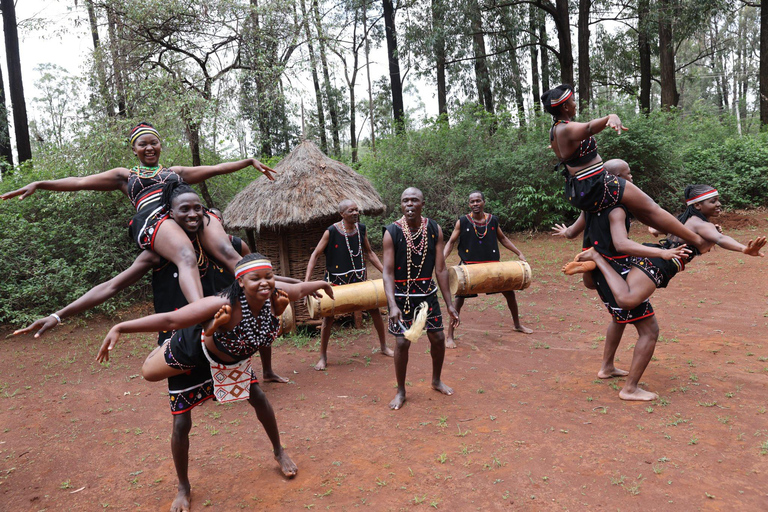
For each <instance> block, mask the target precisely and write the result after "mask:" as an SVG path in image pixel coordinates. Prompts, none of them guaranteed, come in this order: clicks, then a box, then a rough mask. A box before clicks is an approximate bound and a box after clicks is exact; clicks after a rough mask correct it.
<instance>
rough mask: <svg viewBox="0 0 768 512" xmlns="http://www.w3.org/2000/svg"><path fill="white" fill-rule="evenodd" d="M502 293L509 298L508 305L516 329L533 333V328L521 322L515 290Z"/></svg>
mask: <svg viewBox="0 0 768 512" xmlns="http://www.w3.org/2000/svg"><path fill="white" fill-rule="evenodd" d="M502 295H504V298H505V299H507V307H508V308H509V312H510V313H512V321H513V322H514V323H515V330H516V331H517V332H522V333H523V334H531V333H532V332H533V330H532V329H529V328H528V327H525V326H524V325H522V324H521V323H520V316H519V314H518V312H517V299H516V298H515V292H513V291H508V292H504V293H503V294H502Z"/></svg>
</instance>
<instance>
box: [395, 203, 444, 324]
mask: <svg viewBox="0 0 768 512" xmlns="http://www.w3.org/2000/svg"><path fill="white" fill-rule="evenodd" d="M424 220H426V221H427V225H426V229H424V230H423V231H422V232H421V234H420V235H419V236H414V238H413V240H412V242H413V244H414V245H415V246H419V245H420V244H421V243H422V241H423V240H422V238H423V237H425V236H426V237H427V239H426V244H425V247H424V250H423V251H422V253H417V252H415V251H413V250H411V262H410V276H409V269H408V266H409V262H408V254H407V253H408V248H407V243H408V242H407V240H406V237H405V234H404V233H403V227H402V225H401V224H400V221H395V222H394V223H392V224H390V225H388V226H387V227H385V228H384V231H386V232H388V233H389V236H390V237H392V244H393V246H394V250H395V268H394V277H395V303H396V304H397V307H398V308H400V311H401V312H402V319H403V324H404V325H405V327H406V328H408V327H410V326H411V324H412V323H413V316H414V313H415V310H416V307H417V306H418V305H419V304H420V303H422V302H426V303H427V332H433V331H442V330H443V315H442V313H441V311H440V304H439V303H438V301H437V285H436V284H435V281H434V280H433V279H432V273H433V271H434V269H435V251H436V247H437V237H438V234H439V228H438V226H437V222H435V221H434V220H432V219H426V218H424ZM406 229H408V228H407V226H406ZM414 235H415V233H414ZM419 266H421V271H419ZM409 277H410V280H409ZM388 330H389V332H390V333H391V334H394V335H395V336H401V335H402V334H403V331H402V329H401V328H400V326H398V325H397V324H395V323H393V322H392V321H391V320H390V322H389V327H388Z"/></svg>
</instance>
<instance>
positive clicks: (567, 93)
mask: <svg viewBox="0 0 768 512" xmlns="http://www.w3.org/2000/svg"><path fill="white" fill-rule="evenodd" d="M572 95H573V91H572V90H571V89H568V90H566V91H565V92H564V93H563V95H562V96H560V97H559V98H557V99H556V100H554V101H552V102H550V105H552V106H553V107H556V106H558V105H562V104H563V103H565V102H566V101H567V100H568V98H570V97H571V96H572Z"/></svg>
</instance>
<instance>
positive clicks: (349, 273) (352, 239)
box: [325, 224, 366, 286]
mask: <svg viewBox="0 0 768 512" xmlns="http://www.w3.org/2000/svg"><path fill="white" fill-rule="evenodd" d="M365 233H366V230H365V225H363V224H357V232H356V233H354V234H352V235H347V236H346V237H345V236H344V233H343V232H341V231H339V228H337V227H336V224H333V225H332V226H330V227H329V228H328V245H326V246H325V280H326V281H327V282H329V283H331V285H333V286H338V285H340V284H350V283H359V282H361V281H365V279H366V268H365V258H364V254H363V240H364V239H365Z"/></svg>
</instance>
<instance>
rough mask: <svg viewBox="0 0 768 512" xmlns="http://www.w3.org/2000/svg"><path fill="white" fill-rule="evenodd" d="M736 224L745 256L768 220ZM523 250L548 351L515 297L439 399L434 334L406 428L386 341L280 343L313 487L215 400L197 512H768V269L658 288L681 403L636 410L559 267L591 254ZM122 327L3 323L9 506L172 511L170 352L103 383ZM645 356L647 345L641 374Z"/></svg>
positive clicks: (197, 448) (290, 416)
mask: <svg viewBox="0 0 768 512" xmlns="http://www.w3.org/2000/svg"><path fill="white" fill-rule="evenodd" d="M720 223H721V224H722V225H723V228H724V229H725V230H726V233H729V234H731V235H733V236H734V237H735V238H736V239H737V240H740V241H742V242H745V241H746V240H748V239H749V238H751V237H754V236H756V235H758V234H765V233H766V232H767V231H768V213H766V212H765V211H759V212H752V213H750V214H744V213H739V212H737V213H729V214H726V215H724V216H723V217H722V218H721V219H720ZM635 230H636V231H640V230H639V229H637V228H635ZM639 238H640V239H641V240H647V237H645V236H640V237H639ZM514 241H515V243H516V244H519V247H520V248H521V249H522V250H523V252H524V253H525V255H526V256H527V257H528V260H529V262H530V263H531V266H532V268H533V271H534V282H533V284H532V285H531V287H530V288H529V289H527V290H524V291H521V292H518V294H517V297H518V301H519V305H520V310H521V313H522V321H523V323H524V324H525V325H527V326H529V327H531V328H533V329H534V330H535V332H534V334H532V335H528V336H526V335H523V334H518V333H514V332H512V329H511V328H512V321H511V318H510V315H509V312H508V311H507V310H506V307H505V306H504V305H503V304H502V303H501V301H502V300H503V299H502V297H501V296H499V295H491V296H481V297H479V298H477V299H471V300H468V301H467V304H466V305H465V308H464V310H463V311H462V321H463V324H462V327H461V328H460V330H459V331H458V335H459V336H458V338H457V343H458V346H459V347H458V349H456V350H452V351H449V352H448V353H447V356H446V362H445V368H444V372H443V376H444V380H445V382H446V383H447V384H448V385H451V386H453V388H454V389H455V390H456V393H455V394H454V395H453V396H450V397H447V396H443V395H440V394H438V393H437V392H435V391H432V390H431V389H430V385H429V378H430V357H429V355H428V354H427V353H426V351H427V349H428V344H427V342H426V338H422V340H420V341H419V342H418V343H417V344H415V345H414V346H413V347H412V349H411V358H410V366H409V369H408V370H409V371H408V386H409V388H408V402H407V403H406V405H405V406H404V408H403V409H402V410H400V411H390V410H389V408H388V407H387V404H388V402H389V400H390V399H391V398H392V397H393V396H394V392H395V389H394V383H395V375H394V369H393V363H392V359H391V358H386V357H384V356H382V355H381V354H378V353H374V348H375V347H378V342H377V341H376V338H375V335H374V334H372V332H371V328H370V327H367V328H366V329H363V330H354V329H351V328H349V327H345V328H341V329H339V330H337V331H336V332H335V334H334V338H333V341H332V345H331V347H330V350H329V359H330V360H329V367H328V371H327V372H316V371H314V370H313V369H312V366H313V365H314V364H315V362H316V358H317V338H307V337H294V338H291V339H288V340H283V341H281V342H280V343H279V344H278V345H277V346H276V348H275V350H274V366H275V369H276V370H277V372H278V373H281V374H282V375H286V376H289V377H290V378H291V383H290V384H273V383H266V384H263V388H264V389H265V391H266V393H267V396H268V397H269V399H270V401H271V403H272V405H273V407H274V408H275V412H276V414H277V419H278V423H279V425H280V429H281V433H282V441H283V444H284V445H285V447H286V449H287V450H288V452H289V453H290V454H291V456H292V457H293V459H294V460H295V461H296V462H297V464H298V466H299V474H298V476H297V477H296V478H294V479H292V480H287V479H285V478H283V477H282V476H281V474H280V473H279V471H278V467H277V465H276V463H275V461H274V460H273V458H272V454H271V451H270V445H269V442H268V440H267V438H266V435H265V434H264V431H263V429H262V428H261V425H260V424H259V423H258V421H257V420H256V417H255V414H254V413H253V411H252V409H251V408H250V407H249V406H248V405H247V404H246V403H236V404H230V405H220V404H215V403H211V402H209V403H206V404H204V405H202V406H200V407H198V408H196V409H195V410H194V411H193V419H194V428H193V430H192V438H191V460H190V476H191V480H192V485H193V489H192V493H193V495H192V498H193V501H192V506H193V509H194V510H203V509H205V510H223V511H230V510H237V509H249V510H307V509H315V510H319V509H330V510H351V509H355V508H360V509H365V508H367V509H370V510H411V509H413V510H421V509H423V510H427V509H431V508H432V507H434V508H437V509H442V510H501V509H511V510H671V509H672V508H675V509H678V510H768V495H767V494H766V493H767V492H768V491H767V490H766V489H767V488H766V485H765V482H766V480H765V479H766V475H765V472H766V471H768V415H767V414H766V408H767V407H768V400H766V396H768V393H767V391H768V340H767V339H766V335H765V332H766V326H768V271H767V269H768V260H767V259H763V258H749V257H746V256H744V255H742V254H739V253H733V252H728V251H725V250H722V249H717V250H715V251H713V252H712V253H710V254H707V255H705V256H702V257H700V258H697V259H696V260H695V261H694V262H692V264H691V265H690V266H688V267H687V268H686V270H685V271H684V272H683V273H681V274H680V275H678V276H677V277H675V279H674V280H673V281H672V283H671V285H670V287H669V288H668V289H665V290H659V291H657V293H656V294H655V296H654V298H653V299H652V302H653V304H654V307H655V309H656V312H657V318H658V321H659V325H660V327H661V340H660V343H659V344H658V346H657V348H656V353H655V358H654V361H652V362H651V364H650V366H649V367H648V370H647V371H646V373H645V376H644V378H643V387H645V388H646V389H650V390H652V391H656V392H658V393H659V394H660V396H661V398H660V399H659V400H657V401H655V402H652V403H628V402H623V401H621V400H619V398H618V391H619V389H620V387H621V385H622V382H623V379H612V380H599V379H597V376H596V374H597V371H598V369H599V365H600V361H601V354H602V342H603V340H604V334H605V329H606V327H607V325H608V323H609V321H610V318H609V316H608V314H607V312H606V311H605V310H604V308H603V306H602V304H601V303H600V302H599V300H598V299H597V296H596V295H595V293H594V292H592V291H589V290H586V289H584V288H583V286H582V285H581V282H580V280H579V278H578V277H577V276H573V277H566V276H563V275H562V274H560V272H559V269H560V267H561V265H562V264H563V263H565V262H566V261H568V260H570V259H571V258H572V257H573V255H574V254H575V253H576V252H577V251H578V250H579V249H580V244H579V243H578V242H577V241H570V242H569V241H565V240H561V239H555V238H552V237H550V236H548V235H547V234H537V235H534V236H525V235H517V236H516V237H515V239H514ZM505 257H508V255H505ZM449 263H453V261H452V260H451V261H449ZM149 308H150V306H149V305H146V306H142V307H140V308H137V309H135V310H132V311H126V312H124V315H123V316H124V318H132V317H135V316H138V315H139V314H143V313H148V312H150V309H149ZM114 321H116V319H111V320H106V319H99V318H97V319H93V318H92V319H86V320H83V319H75V320H69V321H66V322H65V324H64V325H62V326H60V327H59V328H57V330H55V331H54V332H53V333H51V334H49V335H47V336H46V337H45V338H43V339H41V340H34V339H33V338H31V337H24V338H7V337H6V335H7V334H9V333H10V332H11V330H12V329H13V328H15V327H18V326H10V325H8V326H2V327H0V336H2V338H0V339H3V342H2V343H0V360H1V361H2V373H1V374H0V410H1V411H2V413H0V509H2V510H8V511H23V510H97V509H98V510H101V509H104V508H107V509H117V510H167V509H168V508H169V506H170V503H171V500H172V499H173V497H174V495H175V490H176V477H175V473H174V469H173V462H172V460H171V454H170V433H171V429H170V427H171V417H170V413H169V410H168V403H167V393H166V388H165V386H164V384H157V383H155V384H152V383H147V382H144V381H143V379H142V378H141V377H140V376H139V369H140V366H141V363H142V361H143V360H144V358H145V356H146V355H147V353H148V352H149V350H150V349H151V348H152V345H153V343H154V337H153V336H152V335H132V336H128V337H126V338H125V339H124V340H123V341H122V344H121V345H119V346H118V347H117V348H116V349H115V351H114V354H113V358H114V361H113V362H112V364H111V365H110V366H109V367H102V366H100V365H98V364H96V363H95V362H94V358H95V356H96V351H97V348H98V346H99V345H100V343H101V340H102V339H103V336H104V335H105V334H106V332H107V330H108V328H109V326H110V325H111V324H112V323H113V322H114ZM635 339H636V338H635V332H634V329H632V328H631V327H630V328H628V329H627V330H626V332H625V336H624V340H623V342H622V346H621V347H620V348H619V361H618V364H619V365H620V366H621V367H623V368H628V367H629V365H630V362H631V358H632V348H633V343H634V341H635ZM390 343H391V339H390ZM205 507H207V508H205Z"/></svg>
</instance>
